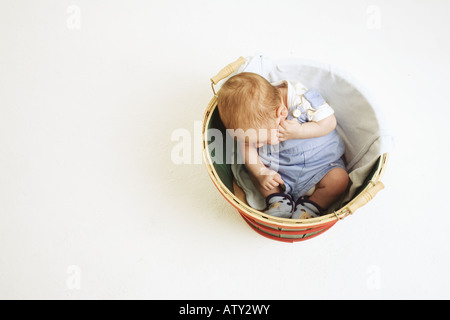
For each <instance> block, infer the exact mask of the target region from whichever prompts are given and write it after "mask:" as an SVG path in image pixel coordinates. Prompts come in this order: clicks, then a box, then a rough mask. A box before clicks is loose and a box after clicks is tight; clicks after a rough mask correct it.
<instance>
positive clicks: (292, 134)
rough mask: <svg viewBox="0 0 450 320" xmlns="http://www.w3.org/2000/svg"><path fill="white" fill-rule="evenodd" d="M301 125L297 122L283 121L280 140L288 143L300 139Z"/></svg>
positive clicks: (280, 128)
mask: <svg viewBox="0 0 450 320" xmlns="http://www.w3.org/2000/svg"><path fill="white" fill-rule="evenodd" d="M300 127H301V124H300V123H298V121H297V120H283V121H281V123H280V127H279V128H278V131H279V140H280V141H286V140H291V139H300V137H299V128H300Z"/></svg>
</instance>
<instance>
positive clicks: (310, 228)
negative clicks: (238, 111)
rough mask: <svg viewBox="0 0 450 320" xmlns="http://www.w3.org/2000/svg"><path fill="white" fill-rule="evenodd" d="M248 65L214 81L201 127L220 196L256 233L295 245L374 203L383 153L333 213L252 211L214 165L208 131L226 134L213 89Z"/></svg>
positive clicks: (223, 169) (225, 169)
mask: <svg viewBox="0 0 450 320" xmlns="http://www.w3.org/2000/svg"><path fill="white" fill-rule="evenodd" d="M245 61H246V60H245V59H244V58H242V57H240V58H239V59H238V60H236V61H235V62H233V63H231V64H229V65H227V66H226V67H225V68H223V69H222V70H221V71H220V72H219V73H218V74H217V75H216V76H214V77H213V78H211V85H212V89H213V92H214V97H213V98H212V99H211V101H210V102H209V105H208V107H207V109H206V112H205V115H204V117H203V126H202V130H203V131H202V138H203V143H202V150H203V158H204V162H205V164H206V168H207V171H208V174H209V176H210V177H211V179H212V181H213V183H214V185H215V186H216V187H217V189H218V190H219V192H220V193H221V194H222V195H223V196H224V197H225V199H226V200H227V201H228V202H229V203H230V204H231V205H232V206H234V207H235V208H236V209H237V210H238V212H239V213H240V215H241V216H242V218H243V219H244V221H245V222H246V223H247V224H248V225H249V226H250V227H251V228H252V229H253V230H255V231H256V232H257V233H259V234H261V235H263V236H265V237H268V238H270V239H274V240H278V241H283V242H296V241H303V240H307V239H311V238H313V237H316V236H318V235H320V234H322V233H324V232H325V231H327V230H328V229H330V228H331V227H332V226H334V225H335V224H336V222H338V221H339V220H342V219H344V218H345V217H347V216H349V215H351V214H353V213H354V212H355V211H356V210H357V209H359V208H361V207H362V206H364V205H365V204H367V203H368V202H369V201H370V200H372V199H373V197H374V196H375V195H376V194H377V193H378V192H379V191H380V190H382V189H383V188H384V185H383V183H382V182H381V181H380V180H381V178H382V176H383V174H384V171H385V168H386V163H387V159H388V153H384V154H382V155H381V156H380V157H379V159H378V161H377V162H376V164H375V165H374V167H373V168H372V171H371V173H370V174H369V175H368V177H367V178H366V181H365V183H364V184H363V185H362V187H361V188H360V189H359V190H358V192H356V194H355V196H354V197H353V199H352V200H351V201H349V202H347V203H346V204H345V205H344V206H343V207H342V208H340V209H339V210H336V211H334V212H333V213H330V214H327V215H324V216H321V217H318V218H312V219H306V220H301V219H285V218H277V217H272V216H269V215H267V214H265V213H263V212H261V211H258V210H255V209H253V208H252V207H250V206H249V205H248V204H247V202H246V200H245V194H244V192H243V191H242V189H241V188H240V187H239V186H238V185H237V184H236V183H235V181H234V179H233V175H232V172H231V166H230V165H223V164H222V165H221V164H218V163H215V162H213V160H212V158H213V157H212V154H211V152H214V150H210V148H209V144H210V143H209V141H210V137H209V136H208V129H211V128H214V129H218V130H220V131H222V132H224V130H225V128H224V127H223V124H222V122H221V120H220V117H219V114H218V109H217V94H216V92H215V88H214V85H216V84H217V83H218V82H219V81H220V80H222V79H225V78H227V77H228V76H229V75H230V74H232V73H233V72H235V71H236V70H237V69H238V68H239V67H240V66H241V65H242V64H243V63H245ZM224 145H225V143H224ZM224 155H225V157H226V152H224ZM223 163H225V164H226V163H227V162H226V159H224V161H223Z"/></svg>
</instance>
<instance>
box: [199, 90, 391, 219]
mask: <svg viewBox="0 0 450 320" xmlns="http://www.w3.org/2000/svg"><path fill="white" fill-rule="evenodd" d="M216 107H217V93H216V94H215V95H214V96H213V98H212V99H211V101H210V102H209V104H208V107H207V108H206V110H205V112H204V116H203V123H202V155H203V160H204V164H205V166H206V169H207V171H208V175H209V176H210V178H211V180H212V181H213V183H214V185H215V186H216V188H217V189H218V190H219V192H220V193H221V194H222V196H223V197H224V198H225V199H226V200H227V201H228V202H229V203H230V204H231V205H232V206H234V207H235V208H236V209H237V210H238V211H243V212H244V213H245V214H247V215H248V216H250V217H252V218H254V219H256V220H258V221H262V222H264V223H266V224H271V225H272V226H274V227H291V228H292V227H295V226H297V227H301V228H305V227H318V226H320V225H322V224H328V223H331V222H337V221H339V220H342V219H344V218H346V217H347V216H349V215H351V214H352V213H353V212H352V211H350V210H349V207H350V206H351V205H352V204H353V203H355V202H356V201H357V199H358V198H359V197H360V196H361V195H362V194H364V193H365V192H366V191H368V190H369V189H371V188H372V187H373V186H374V185H375V184H376V183H377V182H379V181H380V180H381V179H382V177H383V175H384V173H385V171H386V165H387V161H388V158H389V154H388V153H384V154H382V155H381V161H378V167H377V168H376V170H375V172H374V174H373V176H372V177H371V179H370V182H371V183H369V184H368V185H367V186H365V187H364V188H363V189H362V190H361V191H360V192H359V194H358V195H356V196H354V197H353V198H352V200H351V201H349V202H348V203H347V204H346V205H345V206H343V207H342V208H340V209H339V210H336V211H334V212H332V213H329V214H326V215H324V216H321V217H317V218H311V219H288V218H278V217H273V216H270V215H268V214H265V213H263V212H261V211H259V210H256V209H254V208H252V207H250V206H248V205H247V204H245V203H244V202H242V201H241V200H240V199H239V198H237V196H235V195H234V193H233V192H231V190H229V189H228V188H227V187H226V186H225V185H224V183H223V182H222V181H221V179H220V178H219V175H218V174H217V171H216V170H215V168H214V165H213V162H212V159H211V157H210V154H209V152H208V151H207V150H208V136H207V129H208V128H207V127H208V124H209V122H210V120H211V117H212V115H213V113H214V111H215V109H216Z"/></svg>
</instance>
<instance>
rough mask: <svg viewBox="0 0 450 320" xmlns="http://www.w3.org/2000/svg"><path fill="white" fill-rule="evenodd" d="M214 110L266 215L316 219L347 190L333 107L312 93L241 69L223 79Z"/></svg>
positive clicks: (295, 85)
mask: <svg viewBox="0 0 450 320" xmlns="http://www.w3.org/2000/svg"><path fill="white" fill-rule="evenodd" d="M218 108H219V114H220V118H221V120H222V122H223V124H224V125H225V127H226V128H227V129H232V130H228V132H230V131H231V132H232V135H233V136H234V138H235V139H237V141H238V143H239V145H240V147H241V149H240V150H241V154H243V155H244V159H245V167H246V168H247V171H248V172H249V176H250V179H251V180H252V182H253V184H254V185H255V187H256V188H257V190H258V191H259V192H260V193H261V194H262V196H263V197H264V198H265V199H266V205H267V207H266V209H265V210H264V212H265V213H267V214H269V215H272V216H276V217H282V218H293V219H308V218H312V217H318V216H321V215H323V214H325V210H326V209H327V208H328V207H329V206H330V205H331V204H332V203H333V202H335V201H336V200H337V199H338V198H339V197H340V196H341V195H342V194H343V193H344V192H345V190H346V189H347V186H348V182H349V178H348V174H347V171H346V170H345V164H344V162H343V161H342V159H341V157H342V155H343V154H344V144H343V142H342V141H341V139H340V137H339V135H338V134H337V132H336V130H335V128H336V124H337V121H336V118H335V116H334V110H333V109H332V108H331V107H330V106H329V105H328V104H327V103H326V102H325V100H324V99H323V98H322V96H321V95H320V94H319V93H317V92H316V91H310V90H307V89H306V88H304V87H303V86H302V85H301V84H300V83H291V82H288V81H280V82H278V83H272V84H271V83H269V82H268V81H267V80H266V79H264V78H263V77H262V76H260V75H258V74H255V73H248V72H243V73H240V74H237V75H235V76H233V77H231V78H229V79H228V80H227V81H226V82H225V83H224V85H223V86H222V88H221V89H220V91H219V93H218Z"/></svg>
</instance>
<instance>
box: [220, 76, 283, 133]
mask: <svg viewBox="0 0 450 320" xmlns="http://www.w3.org/2000/svg"><path fill="white" fill-rule="evenodd" d="M280 102H281V93H280V91H279V90H278V89H277V88H276V87H274V86H272V85H271V84H270V83H269V82H268V81H267V80H266V79H264V78H263V77H262V76H260V75H258V74H256V73H250V72H242V73H239V74H237V75H235V76H233V77H231V78H230V79H228V80H227V81H226V82H225V83H224V85H223V86H222V88H221V89H220V91H219V94H218V108H219V115H220V118H221V120H222V122H223V124H224V125H225V127H226V128H227V129H235V130H236V129H243V130H247V129H259V128H261V127H263V126H264V125H269V126H271V125H272V124H271V122H274V120H275V119H276V109H277V107H278V106H279V105H280Z"/></svg>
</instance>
